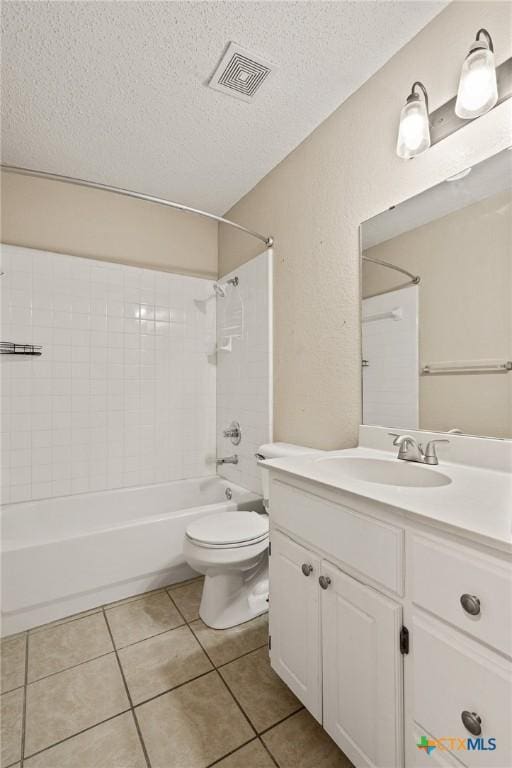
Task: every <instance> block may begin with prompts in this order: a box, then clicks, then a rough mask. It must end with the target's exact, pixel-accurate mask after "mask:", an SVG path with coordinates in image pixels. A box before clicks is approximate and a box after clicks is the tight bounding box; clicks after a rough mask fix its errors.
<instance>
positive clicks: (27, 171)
mask: <svg viewBox="0 0 512 768" xmlns="http://www.w3.org/2000/svg"><path fill="white" fill-rule="evenodd" d="M1 168H2V170H4V171H7V172H8V173H17V174H19V175H21V176H35V177H37V178H40V179H50V181H62V182H65V183H67V184H75V185H77V186H79V187H91V188H92V189H100V190H103V191H104V192H114V193H115V194H116V195H124V196H125V197H135V198H137V199H138V200H146V201H147V202H149V203H157V205H165V206H167V208H175V209H176V210H178V211H184V212H185V213H195V214H197V215H198V216H205V217H206V218H207V219H213V220H214V221H218V222H220V223H221V224H227V225H228V226H230V227H233V228H234V229H238V230H239V231H240V232H245V234H246V235H250V236H251V237H255V238H257V239H258V240H261V242H262V243H265V245H266V246H267V248H271V247H272V245H273V244H274V239H273V238H272V237H270V236H269V237H267V236H266V235H262V234H260V233H259V232H253V231H252V230H251V229H247V227H243V226H242V225H241V224H237V223H236V222H234V221H230V220H229V219H225V218H224V217H223V216H216V215H215V214H214V213H208V212H207V211H201V210H200V209H199V208H191V207H190V206H189V205H183V204H182V203H175V202H174V201H173V200H166V199H165V198H163V197H154V196H153V195H145V194H143V193H142V192H134V191H133V190H131V189H123V188H122V187H112V186H110V185H109V184H100V183H99V182H97V181H87V180H86V179H77V178H75V177H74V176H62V175H60V174H58V173H49V172H48V171H36V170H34V169H32V168H21V167H20V166H17V165H5V164H4V163H2V164H1Z"/></svg>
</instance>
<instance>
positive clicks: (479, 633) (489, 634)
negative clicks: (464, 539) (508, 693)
mask: <svg viewBox="0 0 512 768" xmlns="http://www.w3.org/2000/svg"><path fill="white" fill-rule="evenodd" d="M411 550H412V551H411V564H412V599H413V602H414V603H415V604H416V605H419V606H421V607H422V608H426V609H427V610H428V611H431V612H432V613H434V614H436V615H437V616H440V617H441V618H442V619H445V621H449V622H450V623H451V624H454V625H455V626H457V627H460V629H463V630H464V631H465V632H468V633H469V634H471V635H473V636H474V637H476V638H478V639H479V640H482V641H483V642H485V643H488V644H489V645H490V646H492V647H493V648H497V649H498V650H499V651H502V652H503V653H506V654H507V655H509V656H512V568H511V567H509V566H507V564H506V563H503V562H502V561H500V560H497V559H495V558H492V557H488V556H486V555H483V554H481V553H478V552H475V550H470V549H466V548H465V547H461V546H457V545H451V544H444V543H442V542H440V541H438V540H437V539H431V538H427V537H423V536H417V535H413V537H412V547H411ZM463 595H464V596H466V597H465V598H463ZM461 598H463V602H464V603H465V605H466V610H465V609H464V607H463V605H462V602H461ZM475 598H476V599H475ZM471 610H473V611H475V613H474V614H472V613H471V612H469V611H471Z"/></svg>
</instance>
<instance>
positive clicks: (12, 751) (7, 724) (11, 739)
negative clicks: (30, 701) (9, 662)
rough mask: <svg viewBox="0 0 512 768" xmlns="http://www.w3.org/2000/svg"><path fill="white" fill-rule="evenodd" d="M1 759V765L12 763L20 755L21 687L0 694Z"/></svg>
mask: <svg viewBox="0 0 512 768" xmlns="http://www.w3.org/2000/svg"><path fill="white" fill-rule="evenodd" d="M1 715H2V716H1V723H2V731H1V735H2V753H1V754H2V759H1V766H2V768H5V767H6V766H7V765H12V763H15V762H16V761H17V760H19V759H20V757H21V726H22V721H23V688H18V689H17V690H15V691H11V692H10V693H4V694H3V695H2V707H1Z"/></svg>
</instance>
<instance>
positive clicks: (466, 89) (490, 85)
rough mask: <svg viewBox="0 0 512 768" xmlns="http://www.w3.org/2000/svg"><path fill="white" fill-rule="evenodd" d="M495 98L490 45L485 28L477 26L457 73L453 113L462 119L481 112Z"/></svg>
mask: <svg viewBox="0 0 512 768" xmlns="http://www.w3.org/2000/svg"><path fill="white" fill-rule="evenodd" d="M497 101H498V84H497V80H496V65H495V62H494V46H493V44H492V38H491V36H490V34H489V32H488V31H487V30H486V29H479V30H478V32H477V33H476V39H475V41H474V43H472V44H471V46H470V49H469V53H468V55H467V56H466V58H465V60H464V63H463V65H462V71H461V73H460V80H459V90H458V93H457V101H456V103H455V114H456V115H457V117H462V118H463V119H464V120H472V119H473V118H475V117H480V116H481V115H485V113H486V112H488V111H489V110H490V109H492V108H493V107H494V106H495V104H496V102H497Z"/></svg>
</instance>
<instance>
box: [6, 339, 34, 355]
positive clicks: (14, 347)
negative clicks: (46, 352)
mask: <svg viewBox="0 0 512 768" xmlns="http://www.w3.org/2000/svg"><path fill="white" fill-rule="evenodd" d="M41 350H42V347H41V346H39V344H15V343H14V342H13V341H0V354H2V355H37V356H38V355H41V354H42V353H41Z"/></svg>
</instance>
